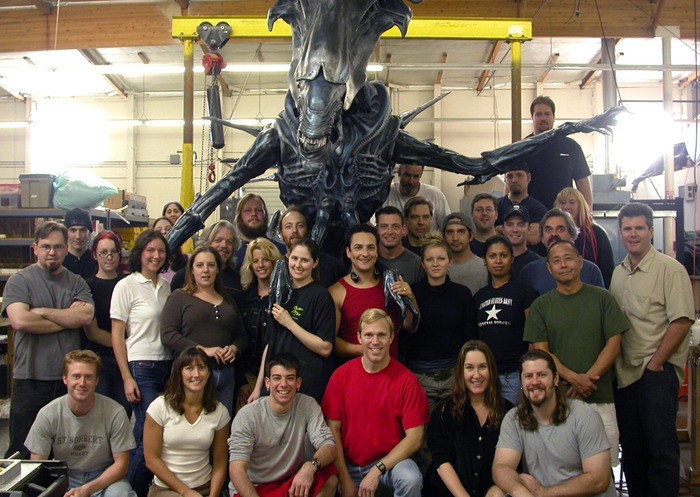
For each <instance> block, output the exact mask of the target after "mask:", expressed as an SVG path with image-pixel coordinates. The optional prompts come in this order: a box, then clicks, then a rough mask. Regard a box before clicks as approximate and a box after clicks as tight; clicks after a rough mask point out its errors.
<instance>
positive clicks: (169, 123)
mask: <svg viewBox="0 0 700 497" xmlns="http://www.w3.org/2000/svg"><path fill="white" fill-rule="evenodd" d="M145 124H146V126H150V127H152V128H167V127H177V126H184V125H185V121H184V120H183V119H163V120H157V119H156V120H150V121H145Z"/></svg>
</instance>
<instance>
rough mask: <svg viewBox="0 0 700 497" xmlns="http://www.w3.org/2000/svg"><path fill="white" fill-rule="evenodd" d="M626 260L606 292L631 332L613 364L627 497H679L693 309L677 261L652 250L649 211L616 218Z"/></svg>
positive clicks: (633, 210)
mask: <svg viewBox="0 0 700 497" xmlns="http://www.w3.org/2000/svg"><path fill="white" fill-rule="evenodd" d="M617 220H618V225H619V227H620V237H621V238H622V243H623V244H624V245H625V248H626V249H627V251H628V255H627V257H625V259H624V260H623V261H622V264H620V265H618V266H617V268H615V271H614V272H613V276H612V281H611V283H610V292H611V293H612V294H613V296H614V297H615V299H616V300H617V302H618V303H619V304H620V307H622V310H623V312H624V313H625V315H626V316H627V318H628V319H629V321H630V324H631V328H630V330H629V331H628V332H627V333H625V334H624V336H623V337H622V354H621V355H620V356H619V357H618V358H617V360H616V361H615V371H616V373H617V390H616V391H615V406H616V408H617V422H618V424H619V426H620V442H621V444H622V457H623V460H624V461H625V464H624V470H625V477H626V479H627V487H628V489H629V494H630V497H635V496H639V495H644V496H646V495H654V496H658V495H674V496H675V495H678V491H679V481H678V474H679V471H680V448H679V446H678V436H677V434H676V415H677V413H678V389H679V385H680V384H682V383H683V379H684V377H685V363H686V358H687V354H688V330H689V329H690V326H691V324H692V323H693V321H692V319H693V317H694V315H695V306H694V303H693V292H692V288H691V285H690V279H689V278H688V273H687V271H686V270H685V268H684V267H683V266H682V265H681V264H680V263H679V262H678V261H676V260H675V259H672V258H671V257H668V256H666V255H664V254H661V253H659V252H657V251H656V250H655V249H654V247H653V246H652V238H653V236H654V225H653V211H652V210H651V208H650V207H649V206H647V205H644V204H639V203H632V204H627V205H625V206H624V207H623V208H622V209H621V210H620V213H619V214H618V216H617Z"/></svg>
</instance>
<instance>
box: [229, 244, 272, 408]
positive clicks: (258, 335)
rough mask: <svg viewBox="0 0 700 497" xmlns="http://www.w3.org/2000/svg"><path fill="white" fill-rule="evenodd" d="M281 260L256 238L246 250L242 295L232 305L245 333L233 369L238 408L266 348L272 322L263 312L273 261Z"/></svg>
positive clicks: (245, 399)
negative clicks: (244, 344) (245, 341)
mask: <svg viewBox="0 0 700 497" xmlns="http://www.w3.org/2000/svg"><path fill="white" fill-rule="evenodd" d="M279 260H282V254H280V251H279V249H278V248H277V247H276V246H275V245H274V244H273V243H272V242H271V241H270V240H268V239H266V238H256V239H255V240H253V241H252V242H250V243H249V244H248V247H246V253H245V257H244V258H243V265H242V266H241V286H242V287H243V292H241V293H238V294H236V296H235V297H236V303H237V304H238V308H239V309H240V311H241V314H242V315H243V322H244V323H245V328H246V330H247V332H248V348H247V349H246V351H245V352H244V353H243V356H242V357H241V358H240V359H239V364H238V367H237V368H236V384H237V385H238V399H239V400H238V404H239V406H240V405H245V403H246V402H247V400H248V397H249V396H250V394H251V393H253V388H254V387H255V383H256V381H257V378H258V373H259V371H260V364H261V363H262V357H263V352H264V350H265V347H266V346H267V341H266V336H267V330H268V329H269V328H270V327H271V326H272V323H273V321H274V319H273V318H272V316H271V315H270V314H269V313H268V312H267V305H268V296H269V294H270V277H271V276H272V270H273V269H274V268H275V264H276V263H277V261H279Z"/></svg>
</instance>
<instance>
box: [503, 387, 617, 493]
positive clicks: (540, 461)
mask: <svg viewBox="0 0 700 497" xmlns="http://www.w3.org/2000/svg"><path fill="white" fill-rule="evenodd" d="M569 405H570V406H571V409H570V411H569V417H568V418H567V419H566V421H565V422H564V423H562V424H560V425H553V424H550V425H541V424H540V425H539V426H538V427H537V430H535V431H525V430H523V429H522V428H521V427H520V425H519V424H518V420H517V418H516V416H515V414H516V411H517V409H511V410H510V411H509V412H508V413H507V414H506V417H505V418H504V419H503V423H502V425H501V435H500V437H499V439H498V445H497V446H496V449H499V448H507V449H512V450H515V451H518V452H520V453H521V454H522V460H523V470H524V472H525V473H528V474H530V475H532V476H534V477H535V478H537V481H539V482H540V483H541V484H542V485H543V486H544V487H553V486H555V485H561V484H562V483H565V482H567V481H569V480H571V479H572V478H575V477H577V476H580V475H581V474H583V465H582V461H583V460H584V459H588V458H589V457H592V456H595V455H597V454H600V453H601V452H603V451H605V450H608V449H610V443H609V442H608V438H607V437H606V435H605V429H604V427H603V421H602V420H601V419H600V415H599V414H598V413H597V412H596V411H594V410H593V408H592V407H590V406H589V405H588V404H586V403H584V402H582V401H580V400H570V401H569ZM615 495H617V493H616V491H615V485H614V484H613V483H612V477H611V479H610V486H609V487H608V489H607V490H606V491H605V492H603V493H601V494H597V496H600V497H614V496H615ZM597 496H595V497H597Z"/></svg>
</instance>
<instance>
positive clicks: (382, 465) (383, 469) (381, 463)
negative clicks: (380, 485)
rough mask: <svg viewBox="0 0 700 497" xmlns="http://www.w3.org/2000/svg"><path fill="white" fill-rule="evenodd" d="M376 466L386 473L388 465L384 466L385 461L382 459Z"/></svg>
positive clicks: (382, 472)
mask: <svg viewBox="0 0 700 497" xmlns="http://www.w3.org/2000/svg"><path fill="white" fill-rule="evenodd" d="M374 466H375V467H376V468H377V469H378V470H379V472H380V473H381V474H383V475H385V474H386V466H384V463H383V462H382V461H379V462H377V464H375V465H374Z"/></svg>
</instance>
